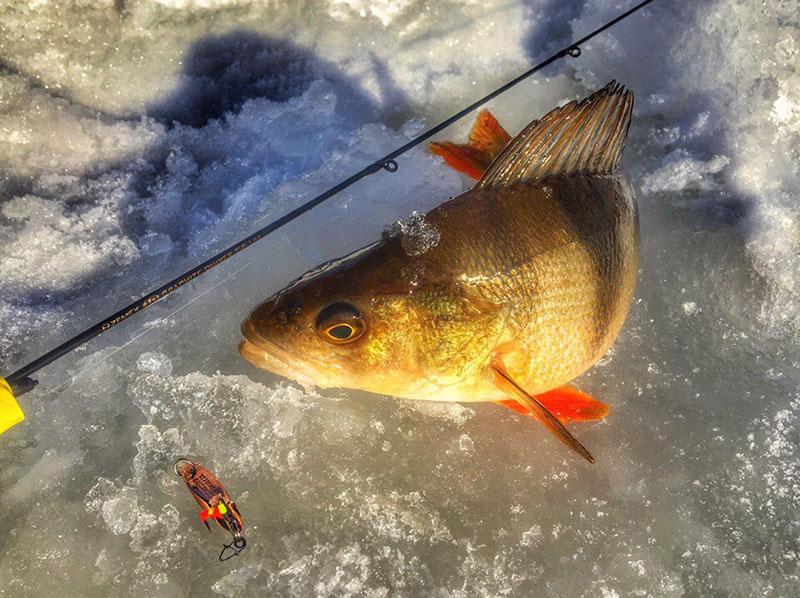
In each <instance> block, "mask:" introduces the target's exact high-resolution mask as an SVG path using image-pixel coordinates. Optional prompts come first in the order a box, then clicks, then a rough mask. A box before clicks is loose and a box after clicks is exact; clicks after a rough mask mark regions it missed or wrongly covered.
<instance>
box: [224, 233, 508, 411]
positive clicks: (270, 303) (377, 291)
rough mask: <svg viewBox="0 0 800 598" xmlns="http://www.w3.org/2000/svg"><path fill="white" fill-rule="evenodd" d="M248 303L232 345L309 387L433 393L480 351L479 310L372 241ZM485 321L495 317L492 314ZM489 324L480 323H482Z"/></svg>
mask: <svg viewBox="0 0 800 598" xmlns="http://www.w3.org/2000/svg"><path fill="white" fill-rule="evenodd" d="M358 253H359V254H358V255H355V254H354V255H352V256H350V257H348V258H345V259H344V260H339V261H337V262H333V263H329V264H326V265H325V266H323V267H321V268H320V269H318V270H316V271H312V272H310V273H308V274H306V275H304V276H303V277H301V278H300V279H298V280H297V281H296V282H294V283H293V284H291V285H289V286H288V287H287V288H285V289H284V290H282V291H280V292H279V293H277V294H276V295H273V296H272V297H270V298H268V299H267V300H266V301H264V302H262V303H261V304H259V305H258V306H256V307H255V309H253V311H252V312H251V313H250V315H249V317H248V318H247V319H245V321H244V322H243V323H242V334H243V336H244V340H243V341H242V342H241V343H240V345H239V351H240V353H241V354H242V356H243V357H245V358H246V359H247V360H248V361H250V362H251V363H253V364H254V365H256V366H257V367H260V368H262V369H266V370H269V371H271V372H273V373H275V374H278V375H280V376H284V377H286V378H290V379H292V380H295V381H297V382H299V383H301V384H302V385H304V386H307V387H313V386H318V387H323V388H329V387H337V388H351V389H359V390H366V391H369V392H374V393H378V394H385V395H391V396H397V397H408V398H433V397H432V396H431V395H433V394H435V393H436V392H439V391H440V390H441V388H442V386H443V385H447V384H452V383H453V382H455V381H458V380H459V379H461V378H462V377H463V376H465V375H467V373H468V370H469V365H470V363H472V361H473V360H474V359H475V357H476V356H475V352H476V351H477V352H486V351H488V349H487V347H488V346H489V345H488V344H486V343H485V342H484V341H485V340H486V333H487V330H489V331H491V332H492V333H493V334H494V333H496V332H497V331H496V330H495V329H494V328H492V325H488V324H487V320H486V318H485V314H483V313H482V310H481V309H480V308H479V307H478V306H476V305H475V303H474V302H473V301H471V300H470V299H469V297H468V296H466V295H465V294H464V293H463V290H462V289H461V288H460V287H459V285H458V284H454V283H453V282H452V281H449V280H447V276H446V275H443V273H442V272H439V271H438V270H437V268H436V267H435V266H433V264H431V263H430V262H429V261H427V260H426V259H425V257H424V256H409V255H407V254H406V253H405V252H403V250H402V249H401V248H400V247H399V244H397V243H391V242H390V243H379V244H377V246H375V247H372V248H371V249H367V250H361V252H358ZM492 322H493V320H492ZM487 326H488V327H487Z"/></svg>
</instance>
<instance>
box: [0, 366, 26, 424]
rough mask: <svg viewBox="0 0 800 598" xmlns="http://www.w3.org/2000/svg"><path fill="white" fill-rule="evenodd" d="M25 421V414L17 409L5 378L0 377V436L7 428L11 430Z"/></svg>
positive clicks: (17, 404) (15, 401) (17, 406)
mask: <svg viewBox="0 0 800 598" xmlns="http://www.w3.org/2000/svg"><path fill="white" fill-rule="evenodd" d="M23 419H25V414H24V413H22V409H20V408H19V403H17V399H15V398H14V393H13V392H11V386H9V384H8V382H6V380H5V378H3V377H0V434H4V433H5V432H6V430H8V429H9V428H13V427H14V426H16V425H17V424H18V423H19V422H21V421H22V420H23Z"/></svg>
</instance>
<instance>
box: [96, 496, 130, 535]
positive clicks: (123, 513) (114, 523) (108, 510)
mask: <svg viewBox="0 0 800 598" xmlns="http://www.w3.org/2000/svg"><path fill="white" fill-rule="evenodd" d="M101 512H102V515H103V521H105V523H106V525H107V526H108V528H109V529H110V530H111V531H112V532H113V533H115V534H117V535H119V534H127V533H128V532H129V531H131V529H133V526H134V525H135V524H136V519H137V517H138V503H137V501H136V495H135V492H134V490H133V489H132V488H123V489H121V490H120V491H119V492H118V493H117V494H116V495H115V496H114V497H113V498H109V499H108V500H106V501H105V502H103V506H102V508H101Z"/></svg>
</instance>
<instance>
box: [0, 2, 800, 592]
mask: <svg viewBox="0 0 800 598" xmlns="http://www.w3.org/2000/svg"><path fill="white" fill-rule="evenodd" d="M631 4H632V3H631V2H627V1H615V2H589V3H586V2H583V1H579V2H578V1H576V2H554V1H550V0H527V1H526V2H489V3H486V2H474V1H471V0H463V1H456V0H446V1H443V2H435V3H434V2H423V1H422V0H403V1H401V2H382V1H380V2H364V1H361V0H329V1H324V0H314V1H311V2H307V3H296V2H288V1H287V2H282V1H278V2H271V3H262V2H255V1H254V2H248V1H246V0H224V1H223V0H202V1H200V0H178V1H173V0H170V1H167V0H160V1H159V2H153V3H147V2H110V1H109V2H99V3H85V2H76V3H72V4H68V5H65V4H64V3H60V2H59V3H56V2H49V1H47V0H41V1H38V2H31V3H9V4H6V5H5V6H3V7H2V8H0V14H1V15H2V18H0V32H1V33H2V34H1V35H0V40H1V41H0V48H2V56H3V58H2V59H1V61H0V131H2V134H1V135H0V169H2V177H0V239H2V243H0V281H2V285H0V363H2V364H3V368H4V371H11V370H13V369H14V368H15V367H16V366H18V365H21V364H23V363H24V362H26V361H27V360H28V359H30V358H33V357H36V356H38V355H39V354H41V353H42V352H43V351H45V350H47V349H49V348H51V347H52V346H54V345H55V344H56V343H57V342H58V341H59V340H61V339H63V338H66V337H68V336H70V335H72V334H75V333H76V332H79V331H80V330H82V329H83V328H84V327H85V326H87V325H88V324H91V323H93V322H94V321H96V320H97V319H98V318H100V317H103V316H105V315H108V314H110V313H112V312H113V311H115V310H116V309H118V308H119V307H121V306H122V305H124V304H126V303H127V302H128V301H129V300H130V299H131V298H132V297H134V296H137V295H139V294H141V293H143V292H145V291H147V290H149V289H151V288H153V287H155V286H156V285H158V284H159V283H161V282H163V281H165V280H167V279H169V278H171V277H172V276H174V275H176V274H179V273H181V272H182V271H184V270H185V269H186V268H187V267H188V266H190V265H193V264H194V263H196V262H198V261H201V260H202V259H205V258H206V257H208V256H210V255H212V254H213V253H214V252H215V251H217V250H219V249H221V248H223V247H225V246H227V245H228V244H230V243H231V242H232V241H234V240H238V239H239V238H242V237H244V236H246V234H247V233H248V232H250V231H253V230H256V229H257V228H259V227H260V226H263V225H264V224H265V223H267V222H269V221H270V220H271V219H273V218H275V217H276V216H278V215H280V214H283V213H285V212H286V211H288V210H289V209H291V208H292V207H294V206H296V205H298V204H299V203H301V202H302V201H304V200H306V199H308V198H309V197H311V196H312V195H314V194H315V193H318V192H320V191H322V190H324V189H325V188H327V187H328V186H330V185H331V184H333V183H335V182H338V181H339V180H341V179H342V178H344V177H345V176H347V175H349V174H351V173H353V172H355V171H357V170H358V169H360V168H361V167H363V166H364V165H366V164H368V163H369V162H371V161H372V160H374V159H375V158H377V157H380V156H381V155H383V154H385V153H387V152H388V151H390V150H392V149H394V148H396V147H398V146H399V145H401V144H403V143H405V142H406V141H407V140H408V139H409V138H410V137H412V136H413V135H415V134H416V133H418V132H420V131H421V130H423V129H424V128H426V127H427V126H431V125H432V124H435V123H436V122H438V119H440V118H442V117H443V116H446V115H448V114H449V113H451V112H453V111H454V110H456V109H459V108H461V107H462V106H463V105H465V104H467V103H468V102H470V101H472V100H473V99H475V98H476V97H478V96H479V95H482V94H483V93H485V92H487V91H489V90H490V89H492V88H493V87H494V86H496V85H497V84H499V83H501V82H504V81H505V80H508V79H510V78H511V77H512V76H514V75H515V74H517V73H518V72H519V71H521V70H523V68H524V67H525V66H526V65H527V64H529V63H530V62H531V61H535V60H537V59H541V58H543V57H544V56H546V55H547V54H548V53H549V52H551V51H553V50H555V49H557V48H560V47H561V46H563V45H564V44H566V43H567V42H568V40H570V39H572V38H573V37H575V36H579V35H582V34H583V33H585V32H587V31H589V30H591V29H593V28H594V27H596V26H598V25H600V24H601V23H602V22H604V21H606V20H608V19H610V18H611V17H613V16H614V15H615V14H618V13H619V12H621V11H622V10H624V9H625V8H627V7H628V6H630V5H631ZM799 29H800V24H799V23H798V20H797V15H796V3H794V2H791V1H789V0H773V1H772V2H769V3H764V4H755V3H742V2H736V1H734V0H714V1H712V2H702V3H699V2H698V3H685V2H678V1H671V0H659V1H658V2H655V3H654V4H653V5H651V6H650V7H649V8H647V9H646V10H645V11H644V13H643V14H640V15H639V16H636V17H633V18H632V19H630V20H629V21H627V22H625V23H623V24H621V25H619V26H617V27H615V28H614V29H612V30H611V31H609V32H607V33H605V34H604V35H603V36H601V37H599V38H596V39H595V40H593V41H592V42H591V43H589V44H587V45H586V46H585V47H584V48H583V53H582V55H581V57H580V58H578V59H570V60H569V61H568V62H567V61H561V62H559V63H557V64H556V65H554V66H552V67H549V68H548V69H547V70H546V71H545V72H544V73H543V74H542V75H541V76H539V77H538V78H535V79H534V80H532V81H530V82H527V83H525V84H523V85H521V86H519V87H518V88H517V89H515V90H514V91H513V92H511V93H508V94H506V95H504V96H502V97H500V98H497V99H496V100H495V101H493V102H492V104H491V105H490V108H491V109H492V111H493V112H494V113H495V115H496V116H497V117H498V119H499V120H500V121H501V123H503V125H504V126H506V128H507V129H508V130H510V131H512V132H516V131H518V130H519V129H520V128H521V127H522V126H524V125H525V124H527V122H529V121H530V120H531V119H532V118H536V117H539V116H541V115H542V114H544V113H545V112H546V111H547V110H549V109H550V108H552V107H553V106H555V105H556V104H558V103H561V102H564V101H567V100H570V99H575V98H579V97H582V96H584V95H586V94H587V93H588V92H590V91H592V90H594V89H595V88H597V87H599V86H601V85H603V84H605V83H606V82H607V81H609V80H610V79H612V78H615V79H617V80H619V81H621V82H623V83H625V84H626V85H627V86H628V87H630V88H631V89H632V90H633V91H634V93H635V94H636V105H635V114H634V121H633V125H632V127H631V131H630V137H629V142H628V145H627V149H626V152H625V154H624V157H623V166H622V169H623V171H624V172H625V173H626V175H627V177H628V179H629V180H630V181H631V183H632V184H633V186H634V188H635V189H636V193H637V197H638V200H639V206H640V218H641V227H642V263H641V271H640V283H639V287H638V289H637V294H636V299H635V302H634V305H633V308H632V312H631V315H630V318H629V321H628V323H627V324H626V327H625V329H624V331H623V333H622V335H621V337H620V339H619V341H618V343H617V344H616V345H615V346H614V347H613V348H612V350H611V352H610V353H609V354H608V355H607V356H605V357H604V358H603V359H602V360H601V361H600V363H599V364H598V365H597V366H596V367H595V368H594V369H593V370H592V371H590V372H589V373H588V374H586V375H585V376H583V377H582V378H581V379H579V380H578V381H577V384H578V386H579V387H580V388H581V389H583V390H585V391H587V392H589V393H591V394H593V395H594V396H596V397H598V398H599V399H602V400H605V401H607V402H608V403H610V405H611V407H612V411H611V415H610V416H609V417H608V418H607V420H606V421H604V422H602V423H598V424H591V425H590V424H583V425H573V426H572V430H573V431H574V432H575V434H576V435H577V437H578V438H580V440H581V441H582V442H583V443H584V444H586V446H587V447H589V448H590V449H591V450H592V452H593V453H594V454H595V456H596V457H597V458H598V463H597V464H596V465H594V466H589V465H587V464H584V463H581V462H578V461H577V460H576V459H574V458H573V457H572V455H570V454H569V453H568V452H566V451H565V450H564V449H563V448H562V447H561V446H560V445H558V444H557V443H556V442H554V441H553V440H552V438H550V437H549V436H548V435H547V434H546V433H545V432H544V431H543V430H542V429H540V428H539V427H537V426H535V425H534V424H533V423H532V422H530V421H528V420H523V419H522V418H518V417H517V416H515V415H514V414H512V413H510V412H505V411H503V410H502V409H500V408H499V407H496V406H494V405H483V404H474V405H470V406H463V405H456V404H435V403H430V404H425V403H421V404H416V403H413V402H402V401H397V400H394V399H390V398H386V397H375V396H369V395H366V394H363V395H362V394H359V393H350V392H344V391H326V392H325V393H316V392H314V391H305V390H303V389H300V388H298V387H296V386H294V385H292V384H290V383H288V382H287V381H285V380H281V379H278V378H276V377H274V376H271V375H270V374H268V373H266V372H260V371H255V370H254V369H253V368H252V367H251V366H249V365H248V364H247V363H245V362H243V361H242V360H241V359H240V358H239V356H238V354H237V352H236V342H237V340H238V337H239V333H238V326H239V323H240V321H241V319H242V318H243V317H244V315H246V313H247V311H248V310H249V309H250V308H251V307H252V306H253V305H255V303H257V302H258V301H260V300H261V299H263V298H264V297H266V296H268V295H269V294H271V293H272V292H274V291H276V290H278V289H279V288H281V287H282V286H283V285H284V284H285V283H287V282H288V281H290V280H292V279H294V278H295V277H296V276H298V275H299V274H301V273H303V272H304V271H306V270H307V269H309V268H311V267H313V266H315V265H316V264H318V263H320V262H322V261H324V260H326V259H330V258H333V257H337V256H339V255H342V254H344V253H346V252H348V251H349V250H352V249H355V248H357V247H360V246H363V245H365V244H367V243H369V242H371V241H374V240H375V239H377V238H379V237H380V235H381V234H382V231H383V230H384V227H385V226H386V225H391V224H392V223H395V222H398V221H399V224H396V225H394V226H395V228H394V229H392V230H395V229H397V227H399V230H400V231H401V232H402V233H403V234H404V235H406V236H408V238H409V241H410V244H409V250H410V251H411V252H417V251H424V250H426V249H427V248H430V247H431V246H433V245H432V244H435V242H437V240H438V237H437V234H438V231H435V230H431V229H430V227H428V226H427V225H426V224H425V222H424V219H422V218H420V217H419V216H413V215H412V216H411V217H410V218H409V214H412V213H414V212H416V214H424V213H425V212H426V211H428V210H429V209H430V208H432V207H433V206H435V205H438V204H439V203H441V202H442V201H444V200H446V199H447V198H448V197H450V196H453V195H456V194H458V193H459V192H461V191H462V190H464V189H465V188H467V186H468V185H469V184H470V183H469V181H467V180H465V179H462V178H461V177H460V176H459V175H457V174H455V173H453V172H451V171H449V170H448V169H447V168H445V167H444V165H443V164H442V163H441V162H440V161H439V160H438V159H437V158H435V157H433V156H431V155H428V154H427V153H426V152H425V151H424V150H422V149H421V150H419V151H414V152H411V153H410V154H407V155H406V156H403V157H401V158H399V159H398V165H399V170H398V172H396V173H388V172H380V173H379V174H376V175H373V176H372V177H370V178H369V179H367V180H365V181H363V182H362V183H359V184H358V185H357V186H355V187H353V188H352V189H350V190H348V191H347V192H345V193H342V194H341V195H340V196H338V197H337V198H336V199H334V200H332V201H330V202H328V203H327V204H325V205H323V206H320V207H319V208H317V209H315V210H314V211H313V212H311V213H310V214H307V215H306V216H304V217H303V218H302V219H300V220H298V221H296V222H295V223H293V224H292V225H290V226H288V227H286V228H285V229H284V230H282V231H281V232H279V233H278V234H276V235H274V236H272V237H270V238H268V239H265V240H263V241H261V242H259V243H258V244H257V245H255V246H253V247H252V248H250V249H248V250H247V251H246V252H244V253H243V254H241V255H239V256H237V257H235V258H233V259H231V260H230V261H228V262H226V263H225V264H224V265H222V266H220V267H219V268H217V269H215V270H214V271H212V272H210V273H209V274H207V275H206V276H204V277H203V278H202V279H200V280H197V281H195V282H193V283H192V284H191V285H190V286H187V287H186V288H184V289H183V290H181V291H179V292H178V293H175V294H174V295H172V296H170V297H169V298H167V299H165V300H164V301H162V302H159V303H158V304H156V305H155V306H153V307H152V308H150V309H148V310H147V312H145V314H144V315H141V316H138V317H136V318H134V319H132V320H130V321H128V322H125V323H123V324H120V325H119V326H117V327H115V328H113V329H111V330H110V331H109V332H108V333H106V334H104V335H103V337H102V338H101V339H98V340H97V341H94V342H92V343H90V344H89V345H88V346H86V347H84V348H82V349H81V350H79V351H77V352H75V353H74V354H72V355H70V356H69V357H67V358H64V359H63V360H61V361H59V362H58V363H57V364H55V365H54V366H51V367H49V368H47V369H46V370H44V371H43V372H42V373H41V376H40V378H39V379H40V382H41V383H40V386H39V387H38V388H37V389H36V390H35V391H33V392H32V393H30V394H29V395H26V396H24V397H22V404H23V408H24V409H25V410H26V413H27V416H28V419H27V420H26V422H25V423H24V424H23V425H21V426H19V427H17V428H15V429H14V430H12V431H11V432H9V433H7V434H6V435H4V436H3V437H2V438H0V520H1V521H2V522H3V529H4V534H3V536H2V537H0V595H9V596H10V595H31V596H41V595H48V594H50V595H62V594H64V595H81V596H107V595H109V594H111V593H118V594H121V595H130V594H134V593H138V594H139V595H147V596H177V595H189V594H199V595H210V594H212V593H214V594H218V595H223V596H239V595H279V596H308V595H323V596H364V595H366V596H388V595H393V596H394V595H409V596H411V595H446V596H475V595H485V596H497V595H542V596H598V595H600V596H609V597H611V596H630V595H634V596H647V595H653V596H683V595H728V596H752V595H762V596H792V595H797V594H798V592H799V591H800V580H799V579H798V574H799V573H800V565H799V564H798V559H800V544H799V541H798V538H800V522H799V521H798V516H797V513H798V512H800V499H798V497H800V466H799V465H798V464H799V463H800V448H798V447H800V393H799V392H798V388H800V384H799V383H800V349H799V348H798V347H800V342H799V341H800V268H799V267H798V263H800V262H798V260H799V259H800V221H799V220H798V207H797V206H798V193H800V182H799V181H800V177H799V176H798V175H800V171H799V168H800V167H798V164H800V159H798V158H800V155H798V154H799V153H800V77H798V73H797V63H798V53H800V45H798V41H797V40H798V39H800V31H798V30H799ZM470 125H471V122H470V121H469V120H465V121H463V122H462V123H460V124H458V125H456V126H454V127H452V128H451V130H449V131H447V132H446V133H445V134H443V135H442V138H443V139H454V140H460V139H463V138H464V136H465V135H466V134H467V132H468V130H469V127H470ZM179 456H189V457H193V458H196V459H199V460H200V461H202V462H204V463H206V464H207V465H209V466H210V467H211V468H212V469H213V470H214V471H215V472H216V473H217V474H218V475H219V476H220V478H221V479H222V480H223V481H224V482H225V483H226V485H227V486H228V489H229V490H230V491H231V492H232V493H233V495H234V497H235V499H236V501H237V504H238V505H239V506H240V507H241V509H242V512H243V515H244V518H245V525H246V532H247V537H248V541H249V544H250V546H249V548H248V549H247V551H246V552H245V553H244V554H243V555H242V556H241V557H239V558H237V559H234V560H232V561H228V562H227V563H225V564H220V563H218V562H217V561H216V555H217V553H218V550H219V548H220V547H221V543H222V541H227V540H228V538H227V537H226V536H225V534H224V533H223V532H222V531H221V530H214V532H213V533H212V534H209V533H208V532H207V531H206V530H205V528H204V526H202V524H201V523H200V521H199V520H198V517H197V513H196V511H197V507H196V504H195V503H194V501H193V500H192V499H191V498H190V496H189V494H188V492H187V491H186V490H185V488H184V487H183V486H182V482H181V481H180V480H179V479H178V478H177V477H176V476H175V475H174V474H173V473H172V470H171V466H172V463H173V461H174V460H175V459H176V458H177V457H179Z"/></svg>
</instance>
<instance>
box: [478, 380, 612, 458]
mask: <svg viewBox="0 0 800 598" xmlns="http://www.w3.org/2000/svg"><path fill="white" fill-rule="evenodd" d="M490 367H491V368H492V370H493V371H494V373H495V384H496V385H497V386H498V387H499V388H500V389H501V390H503V391H504V392H505V393H507V394H509V395H511V396H512V397H513V401H509V400H506V401H497V403H498V404H500V405H502V406H503V407H507V408H509V409H511V410H512V411H516V412H517V413H521V414H523V415H525V416H527V417H531V418H533V419H535V420H537V421H539V422H540V423H542V424H543V425H544V427H546V428H547V429H548V430H550V432H552V433H553V435H554V436H555V437H556V438H558V439H559V440H560V441H561V442H563V443H564V444H566V445H567V446H568V447H569V448H571V449H572V450H573V451H575V452H576V453H578V454H579V455H580V456H581V457H583V458H584V459H586V460H587V461H589V463H594V462H595V460H594V457H592V454H591V453H590V452H589V451H588V450H586V448H585V447H584V446H583V445H582V444H581V443H580V442H578V440H577V439H576V438H575V437H574V436H573V435H572V434H570V433H569V430H567V429H566V428H565V427H564V424H563V423H561V421H559V418H560V417H563V418H565V419H567V420H569V419H582V420H590V419H601V418H602V417H605V415H606V413H608V407H607V406H606V405H604V404H603V403H601V402H600V401H595V400H594V399H592V398H591V397H589V396H588V395H585V394H583V393H580V392H578V391H577V390H574V389H567V393H563V394H561V395H560V396H555V397H553V396H552V395H554V394H556V395H558V393H559V392H561V391H563V390H564V389H556V390H555V391H551V392H549V393H544V395H538V396H534V395H531V394H529V393H527V392H526V391H525V389H523V388H522V387H521V386H520V385H519V384H517V383H516V382H515V381H514V380H513V379H512V378H511V376H509V375H508V373H507V372H506V371H505V370H504V369H503V368H502V367H499V366H497V365H491V366H490ZM545 397H546V398H545ZM542 399H544V400H542ZM586 399H588V401H587V400H586ZM587 403H588V406H587ZM551 407H552V408H554V409H552V410H551ZM554 412H555V414H554ZM556 415H558V417H557V416H556Z"/></svg>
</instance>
